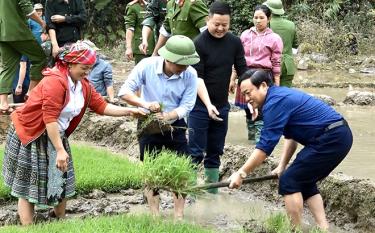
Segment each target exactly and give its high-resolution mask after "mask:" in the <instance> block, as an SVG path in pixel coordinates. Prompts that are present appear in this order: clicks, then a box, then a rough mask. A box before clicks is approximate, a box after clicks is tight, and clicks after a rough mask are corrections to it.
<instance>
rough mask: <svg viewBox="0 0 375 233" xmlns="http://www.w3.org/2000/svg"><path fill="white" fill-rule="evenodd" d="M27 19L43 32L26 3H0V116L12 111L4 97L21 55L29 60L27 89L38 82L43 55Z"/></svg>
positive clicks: (9, 0)
mask: <svg viewBox="0 0 375 233" xmlns="http://www.w3.org/2000/svg"><path fill="white" fill-rule="evenodd" d="M27 17H28V18H31V19H33V20H35V21H36V22H38V23H39V24H40V25H41V27H42V28H43V29H45V27H46V24H45V22H44V21H43V20H42V19H41V18H40V17H39V16H38V14H37V13H36V11H35V10H34V9H33V6H32V4H31V1H30V0H2V1H0V22H1V23H0V54H1V64H2V69H1V72H0V113H5V114H6V113H10V112H12V111H13V109H12V108H10V107H9V103H8V94H10V93H12V83H13V79H14V77H15V75H16V72H17V66H18V64H19V62H20V58H21V56H22V55H25V56H27V57H28V58H29V59H30V61H31V70H30V79H31V81H30V85H29V90H31V89H32V88H33V87H34V86H36V84H37V83H38V82H39V81H40V80H41V79H42V73H41V71H42V69H43V68H44V66H45V64H46V56H45V54H44V52H43V49H42V47H41V46H40V45H39V43H38V42H37V41H36V39H35V38H34V36H33V34H32V33H31V31H30V29H29V28H28V25H27Z"/></svg>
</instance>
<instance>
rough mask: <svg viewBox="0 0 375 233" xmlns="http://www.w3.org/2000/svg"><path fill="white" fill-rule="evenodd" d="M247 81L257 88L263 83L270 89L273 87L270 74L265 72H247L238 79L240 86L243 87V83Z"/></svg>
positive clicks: (251, 70) (252, 70)
mask: <svg viewBox="0 0 375 233" xmlns="http://www.w3.org/2000/svg"><path fill="white" fill-rule="evenodd" d="M246 79H250V82H251V83H252V84H253V85H254V86H256V87H257V88H259V86H260V84H262V82H265V83H266V84H267V86H269V87H270V86H272V85H273V82H272V79H271V77H270V74H269V72H267V71H264V70H254V69H250V70H247V71H246V72H245V73H243V74H242V75H241V77H240V78H239V79H238V85H241V83H242V82H243V81H244V80H246Z"/></svg>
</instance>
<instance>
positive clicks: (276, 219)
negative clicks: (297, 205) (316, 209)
mask: <svg viewBox="0 0 375 233" xmlns="http://www.w3.org/2000/svg"><path fill="white" fill-rule="evenodd" d="M264 228H265V229H266V232H267V233H302V232H309V233H326V231H323V230H321V229H319V228H318V227H314V228H312V229H309V230H302V229H300V228H297V229H293V226H292V223H291V221H290V219H289V218H288V216H287V215H286V214H285V213H281V212H279V213H274V214H272V215H271V216H270V217H269V218H267V219H266V221H265V222H264Z"/></svg>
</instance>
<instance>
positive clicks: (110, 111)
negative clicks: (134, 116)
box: [104, 104, 131, 116]
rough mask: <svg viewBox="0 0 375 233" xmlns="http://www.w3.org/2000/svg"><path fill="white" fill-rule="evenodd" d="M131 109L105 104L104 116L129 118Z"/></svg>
mask: <svg viewBox="0 0 375 233" xmlns="http://www.w3.org/2000/svg"><path fill="white" fill-rule="evenodd" d="M130 109H131V108H126V107H120V106H116V105H113V104H107V107H106V108H105V109H104V115H106V116H130V115H131V111H130Z"/></svg>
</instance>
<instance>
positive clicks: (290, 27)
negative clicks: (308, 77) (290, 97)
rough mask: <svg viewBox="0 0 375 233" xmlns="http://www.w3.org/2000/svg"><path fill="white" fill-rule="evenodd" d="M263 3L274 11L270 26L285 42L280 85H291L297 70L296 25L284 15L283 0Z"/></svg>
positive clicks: (269, 0) (271, 0)
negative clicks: (295, 59) (294, 54)
mask: <svg viewBox="0 0 375 233" xmlns="http://www.w3.org/2000/svg"><path fill="white" fill-rule="evenodd" d="M263 4H264V5H266V6H267V7H268V8H270V10H271V12H272V16H271V21H270V28H271V29H272V31H273V32H275V33H277V34H278V35H279V36H280V37H281V39H282V40H283V44H284V48H283V52H282V57H281V75H280V86H287V87H291V86H292V82H293V77H294V74H295V72H296V65H295V64H294V60H293V52H292V48H297V47H298V41H297V28H296V25H295V24H294V23H293V22H292V21H290V20H287V19H286V18H285V17H283V15H284V9H283V3H282V2H281V0H267V1H266V2H264V3H263Z"/></svg>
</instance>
